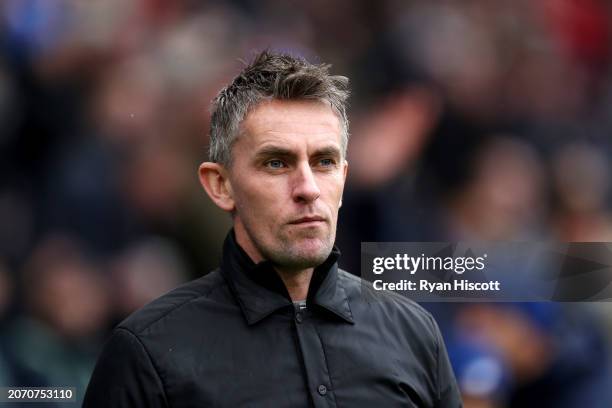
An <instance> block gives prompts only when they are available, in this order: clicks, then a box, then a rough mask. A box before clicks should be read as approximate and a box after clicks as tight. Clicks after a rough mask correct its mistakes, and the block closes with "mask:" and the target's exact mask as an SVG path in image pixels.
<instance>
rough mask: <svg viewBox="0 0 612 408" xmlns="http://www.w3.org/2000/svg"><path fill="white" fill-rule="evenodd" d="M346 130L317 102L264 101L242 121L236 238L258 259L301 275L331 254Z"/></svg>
mask: <svg viewBox="0 0 612 408" xmlns="http://www.w3.org/2000/svg"><path fill="white" fill-rule="evenodd" d="M341 132H342V128H341V125H340V121H339V119H338V116H337V115H336V114H335V113H334V112H333V111H332V108H331V107H330V106H329V105H328V104H325V103H323V102H318V101H279V100H272V101H269V102H263V103H261V104H259V105H258V106H256V107H255V109H253V110H252V111H251V112H250V113H249V114H248V115H247V117H246V118H245V120H244V121H243V122H242V125H241V133H240V136H239V137H238V139H237V140H236V142H235V143H234V145H233V148H232V165H231V167H230V170H229V182H230V186H231V191H232V194H233V198H234V202H235V214H234V228H235V231H236V237H237V240H238V242H239V244H240V245H241V246H242V247H243V248H244V249H245V250H246V251H247V253H249V255H250V256H251V257H254V258H255V259H254V261H255V262H258V261H260V260H262V259H267V260H270V261H272V262H273V263H274V264H276V265H277V266H279V267H281V268H283V269H286V270H289V271H291V270H294V271H298V270H302V269H305V268H309V267H313V266H316V265H319V264H320V263H322V262H323V261H324V260H325V259H326V258H327V257H328V256H329V253H330V251H331V249H332V246H333V243H334V240H335V237H336V222H337V219H338V209H339V207H340V203H341V199H342V190H343V188H344V181H345V179H346V171H347V166H348V164H347V163H346V161H345V160H344V157H343V155H342V148H341V142H340V140H341Z"/></svg>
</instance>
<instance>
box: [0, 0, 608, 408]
mask: <svg viewBox="0 0 612 408" xmlns="http://www.w3.org/2000/svg"><path fill="white" fill-rule="evenodd" d="M263 48H270V49H272V50H279V51H285V52H290V53H292V54H297V55H302V56H304V57H306V58H307V59H309V60H311V61H313V62H317V61H324V62H327V63H331V64H332V65H333V69H332V72H334V73H335V74H342V75H346V76H348V77H349V78H350V80H351V88H352V95H353V96H352V98H351V109H350V120H351V129H350V133H351V141H350V144H349V158H348V159H349V163H350V169H349V179H348V182H347V186H346V191H345V197H344V205H343V207H342V210H341V214H340V222H339V223H340V225H339V228H338V231H339V236H338V245H339V247H340V249H341V250H342V252H343V256H342V258H341V261H340V265H341V266H342V267H344V268H345V269H348V270H350V271H352V272H354V273H358V271H359V259H360V256H359V251H360V242H361V241H451V240H455V241H457V240H482V241H487V240H500V241H536V240H556V241H561V242H566V241H612V212H611V211H612V205H611V204H612V201H611V197H610V194H609V190H610V187H611V186H612V180H611V179H610V174H611V167H610V166H611V163H610V157H611V155H610V154H611V153H612V138H610V137H609V134H610V133H611V132H612V65H611V57H612V5H611V4H610V3H609V2H608V1H606V0H539V1H532V0H493V1H491V0H462V1H456V0H440V1H429V0H410V1H400V0H379V1H376V2H372V1H367V0H336V1H334V2H327V1H321V0H312V1H307V2H302V1H272V0H263V1H256V0H233V1H212V0H174V1H166V0H105V1H80V0H3V1H2V2H0V129H1V131H0V333H1V336H0V385H19V386H42V385H48V386H75V387H77V397H79V398H80V397H82V395H83V390H84V388H85V386H86V384H87V382H88V379H89V375H90V373H91V370H92V368H93V364H94V362H95V358H96V356H97V353H98V352H99V350H100V346H101V344H102V342H103V341H104V340H105V338H106V336H107V335H108V333H109V331H110V330H111V328H112V327H113V326H114V325H115V324H116V323H117V322H119V321H121V320H122V319H123V318H124V317H126V316H127V315H128V314H129V313H130V312H132V311H134V310H135V309H137V308H138V307H140V306H142V305H143V304H145V303H147V302H148V301H150V300H152V299H153V298H155V297H157V296H159V295H160V294H162V293H164V292H165V291H167V290H169V289H171V288H173V287H175V286H177V285H179V284H180V283H181V282H184V281H186V280H189V279H193V278H196V277H198V276H201V275H203V274H205V273H207V272H208V271H210V270H211V269H213V268H214V267H215V266H216V265H217V264H218V260H219V255H220V250H221V243H222V240H223V237H224V236H225V234H226V233H227V231H228V229H229V227H230V225H231V223H230V219H229V217H228V216H227V215H225V214H223V213H222V212H221V211H220V210H218V209H216V208H214V206H213V204H212V203H210V202H209V200H208V199H207V198H206V197H205V194H204V193H203V191H201V188H200V187H199V183H198V181H197V173H196V171H197V166H198V164H199V163H200V162H201V161H204V160H205V159H206V157H207V151H206V146H207V129H208V120H209V112H208V106H209V104H210V101H211V100H212V98H213V97H214V96H215V94H216V93H217V92H218V91H219V89H220V88H221V87H222V86H223V84H224V83H226V82H227V81H228V80H230V79H231V78H232V77H233V75H235V74H236V73H237V72H238V71H239V69H240V68H241V67H242V64H243V62H242V61H241V59H242V60H248V59H249V58H250V57H251V56H252V55H253V53H254V51H255V50H261V49H263ZM425 306H426V307H428V308H429V309H430V310H431V311H432V312H433V313H434V314H435V315H436V317H437V318H438V321H439V323H440V326H441V328H442V330H443V333H444V336H445V339H446V342H447V346H448V349H449V354H450V357H451V359H452V362H453V365H454V368H455V371H456V374H457V378H458V381H459V385H460V387H461V390H462V392H463V394H464V397H465V403H466V407H467V408H504V407H561V408H565V407H567V408H574V407H583V406H586V407H610V406H612V397H611V396H610V393H611V390H612V387H611V385H612V377H611V374H610V356H609V354H610V350H611V349H612V339H611V336H610V333H611V332H612V322H611V320H612V307H608V306H606V304H554V303H527V304H495V305H492V304H484V303H480V304H471V305H467V304H461V305H459V304H445V305H435V304H430V305H425Z"/></svg>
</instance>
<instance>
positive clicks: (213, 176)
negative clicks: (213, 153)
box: [198, 162, 236, 212]
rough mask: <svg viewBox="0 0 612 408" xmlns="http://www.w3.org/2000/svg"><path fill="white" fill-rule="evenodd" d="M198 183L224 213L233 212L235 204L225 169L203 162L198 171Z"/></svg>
mask: <svg viewBox="0 0 612 408" xmlns="http://www.w3.org/2000/svg"><path fill="white" fill-rule="evenodd" d="M198 174H199V177H200V183H201V184H202V187H204V190H206V194H208V196H209V197H210V199H211V200H212V201H213V202H214V203H215V204H216V205H217V207H219V208H221V209H222V210H224V211H228V212H231V211H234V209H235V208H236V204H235V202H234V195H233V192H232V186H231V184H230V181H229V177H228V173H227V170H226V169H225V167H223V166H222V165H220V164H219V163H212V162H204V163H202V164H201V165H200V168H199V171H198Z"/></svg>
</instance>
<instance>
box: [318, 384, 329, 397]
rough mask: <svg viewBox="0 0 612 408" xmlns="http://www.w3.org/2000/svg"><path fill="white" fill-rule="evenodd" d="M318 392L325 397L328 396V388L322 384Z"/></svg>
mask: <svg viewBox="0 0 612 408" xmlns="http://www.w3.org/2000/svg"><path fill="white" fill-rule="evenodd" d="M317 391H319V394H321V395H325V394H327V387H326V386H324V385H323V384H321V385H319V388H318V389H317Z"/></svg>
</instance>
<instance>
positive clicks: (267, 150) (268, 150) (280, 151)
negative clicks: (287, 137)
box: [255, 146, 340, 159]
mask: <svg viewBox="0 0 612 408" xmlns="http://www.w3.org/2000/svg"><path fill="white" fill-rule="evenodd" d="M295 156H296V154H295V152H293V151H292V150H289V149H287V148H285V147H282V146H264V147H262V148H261V149H260V150H259V151H258V152H257V153H256V154H255V157H256V158H257V159H264V158H268V157H295ZM312 156H313V157H317V156H336V157H340V149H338V148H337V147H336V146H325V147H322V148H320V149H317V150H316V151H315V152H314V153H313V154H312Z"/></svg>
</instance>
